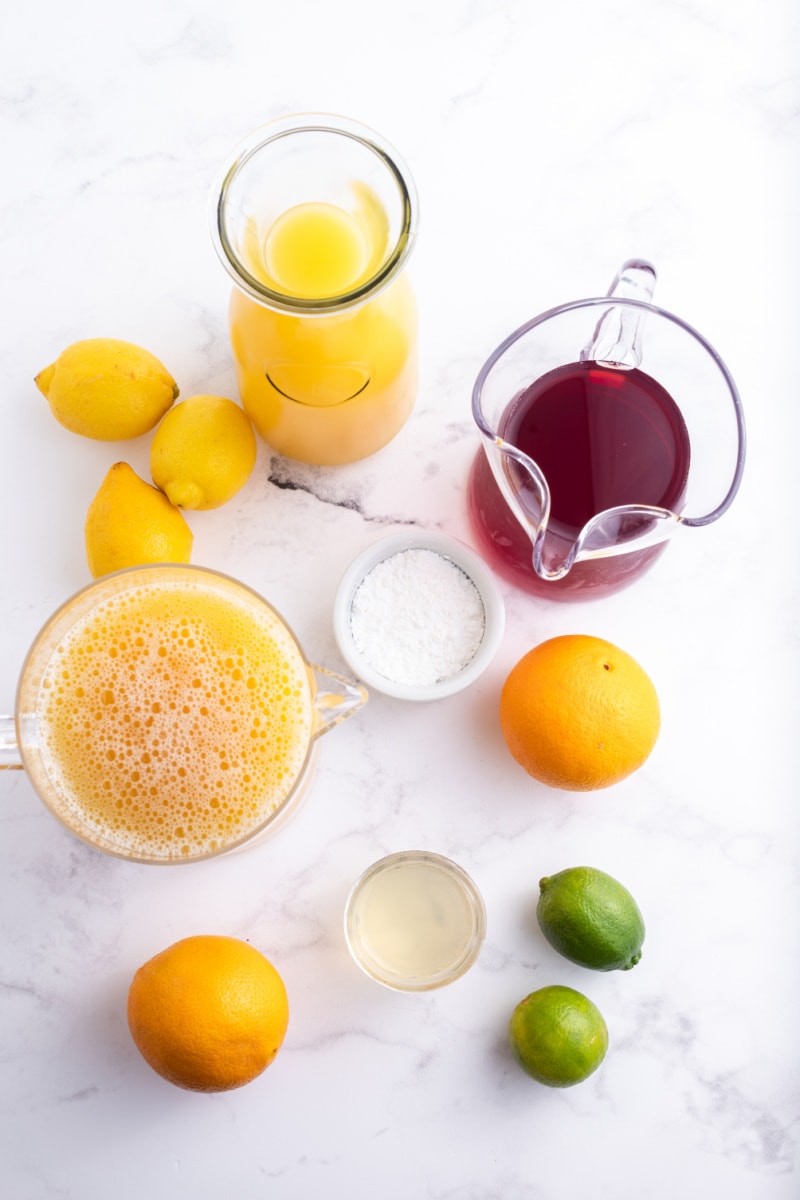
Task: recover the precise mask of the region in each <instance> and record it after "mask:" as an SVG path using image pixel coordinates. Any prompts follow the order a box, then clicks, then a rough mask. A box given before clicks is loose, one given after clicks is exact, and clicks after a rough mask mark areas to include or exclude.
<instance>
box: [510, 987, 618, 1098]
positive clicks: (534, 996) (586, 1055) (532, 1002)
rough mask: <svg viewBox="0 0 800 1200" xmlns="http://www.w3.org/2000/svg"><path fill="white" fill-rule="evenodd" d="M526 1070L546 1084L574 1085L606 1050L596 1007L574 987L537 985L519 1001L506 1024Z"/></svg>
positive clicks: (603, 1027) (605, 1036)
mask: <svg viewBox="0 0 800 1200" xmlns="http://www.w3.org/2000/svg"><path fill="white" fill-rule="evenodd" d="M508 1037H509V1042H510V1043H511V1049H512V1050H513V1051H514V1054H515V1056H516V1058H517V1061H518V1062H519V1064H520V1066H521V1067H522V1069H523V1070H524V1071H527V1073H528V1074H529V1075H531V1076H532V1077H533V1078H534V1079H536V1080H538V1082H539V1083H544V1084H546V1085H547V1086H548V1087H572V1086H573V1084H576V1083H581V1082H582V1081H583V1080H584V1079H588V1077H589V1076H590V1075H591V1074H592V1073H593V1072H594V1071H596V1070H597V1068H598V1067H599V1066H600V1064H601V1062H602V1061H603V1059H604V1058H605V1056H606V1051H607V1049H608V1029H607V1027H606V1023H605V1021H604V1020H603V1017H602V1014H601V1013H600V1011H599V1010H598V1009H597V1008H596V1007H595V1005H594V1004H592V1002H591V1000H589V999H588V997H586V996H584V995H583V993H582V992H576V991H575V990H574V988H569V987H561V986H559V985H556V986H553V987H543V988H539V990H538V991H536V992H531V994H530V995H529V996H526V997H525V999H524V1000H521V1001H520V1002H519V1004H518V1005H517V1007H516V1008H515V1009H514V1012H513V1013H512V1015H511V1021H510V1023H509V1028H508Z"/></svg>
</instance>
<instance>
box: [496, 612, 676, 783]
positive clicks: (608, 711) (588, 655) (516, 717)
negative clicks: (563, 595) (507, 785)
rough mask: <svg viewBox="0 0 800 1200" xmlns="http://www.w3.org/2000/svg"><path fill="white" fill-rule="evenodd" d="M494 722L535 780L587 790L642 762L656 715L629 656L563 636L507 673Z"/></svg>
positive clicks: (652, 696)
mask: <svg viewBox="0 0 800 1200" xmlns="http://www.w3.org/2000/svg"><path fill="white" fill-rule="evenodd" d="M500 725H501V727H502V730H503V736H504V737H505V740H506V744H507V745H508V748H509V750H510V751H511V753H512V754H513V756H514V758H515V759H516V760H517V762H518V763H520V765H521V766H523V767H524V768H525V770H526V771H527V772H528V774H529V775H532V776H533V777H534V779H538V780H540V782H542V783H546V784H548V785H549V786H550V787H555V788H563V789H564V790H566V791H574V792H588V791H593V790H594V789H596V788H604V787H609V786H610V785H611V784H613V783H619V781H620V780H621V779H625V778H626V777H627V776H628V775H630V774H631V773H632V772H633V771H636V770H637V769H638V768H639V767H640V766H641V765H642V763H643V762H644V761H645V759H646V758H647V757H648V755H649V754H650V751H651V750H652V749H653V746H654V745H655V743H656V739H657V738H658V733H659V729H660V726H661V715H660V709H659V704H658V696H657V695H656V690H655V688H654V686H653V684H652V682H651V680H650V678H649V676H648V675H647V673H646V672H645V671H644V670H643V669H642V668H641V667H640V666H639V664H638V663H637V662H636V661H635V660H634V659H633V658H631V656H630V655H629V654H626V653H625V651H624V650H620V649H619V647H618V646H614V645H612V644H611V642H606V641H603V639H602V638H596V637H589V636H587V635H585V634H567V635H565V636H563V637H556V638H551V639H550V640H549V641H546V642H542V643H541V644H540V645H538V646H535V647H534V649H533V650H531V651H529V652H528V654H526V655H525V656H524V657H523V658H521V659H520V661H519V662H518V663H517V665H516V666H515V667H514V668H513V669H512V670H511V672H510V674H509V676H508V678H507V679H506V682H505V684H504V686H503V691H502V694H501V696H500Z"/></svg>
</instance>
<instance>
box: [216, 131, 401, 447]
mask: <svg viewBox="0 0 800 1200" xmlns="http://www.w3.org/2000/svg"><path fill="white" fill-rule="evenodd" d="M416 224H417V195H416V189H415V187H414V182H413V180H412V178H411V174H410V171H409V170H408V167H407V166H406V165H405V163H404V162H403V161H402V159H401V158H400V156H399V154H398V153H397V151H396V150H394V149H393V148H392V147H391V146H390V145H389V144H388V143H387V142H386V141H385V140H384V139H383V138H381V137H380V136H379V135H378V134H377V133H375V132H374V131H373V130H371V129H368V128H367V127H366V126H363V125H360V124H358V123H357V122H355V121H350V120H346V119H345V118H341V117H331V116H329V115H325V114H320V113H307V114H301V115H298V116H290V117H285V118H282V119H280V120H277V121H273V122H271V123H269V124H267V125H265V126H263V127H262V128H260V129H257V130H256V131H255V133H253V134H252V135H251V136H250V137H249V138H248V139H246V141H245V142H244V143H243V144H242V145H241V146H240V147H239V148H238V149H237V151H236V152H235V154H234V157H233V161H232V162H231V163H230V164H229V165H228V166H226V167H225V169H224V171H223V173H222V176H221V178H220V180H219V181H218V183H217V184H215V186H214V189H213V192H212V211H211V233H212V239H213V242H214V246H215V249H216V251H217V254H218V256H219V258H220V260H221V262H222V264H223V266H224V267H225V269H226V271H227V272H228V274H229V275H230V276H231V278H232V279H233V282H234V285H235V287H234V289H233V293H232V295H231V300H230V308H229V324H230V337H231V346H232V349H233V356H234V362H235V366H236V374H237V380H238V385H239V392H240V396H241V400H242V404H243V406H244V408H245V409H246V410H247V412H248V414H249V416H250V418H251V420H252V421H253V424H254V425H255V426H256V429H257V430H258V432H259V433H260V434H261V436H262V437H263V439H264V441H265V442H267V443H268V445H270V446H272V447H273V448H274V449H275V450H277V451H279V453H281V454H285V455H287V456H288V457H289V458H294V459H299V460H301V461H303V462H308V463H316V464H337V463H346V462H353V461H355V460H357V459H361V458H364V457H366V456H367V455H369V454H373V453H374V452H375V451H376V450H379V449H380V448H381V447H382V446H384V445H385V444H386V443H387V442H388V441H390V440H391V439H392V438H393V437H394V436H395V435H396V434H397V433H398V432H399V430H400V429H401V428H402V426H403V425H404V424H405V422H406V420H407V419H408V417H409V415H410V414H411V410H412V408H413V405H414V402H415V400H416V392H417V307H416V300H415V297H414V292H413V290H412V287H411V284H410V283H409V281H408V278H407V276H406V275H405V273H404V268H405V265H406V262H407V259H408V256H409V254H410V253H411V249H412V247H413V244H414V238H415V234H416Z"/></svg>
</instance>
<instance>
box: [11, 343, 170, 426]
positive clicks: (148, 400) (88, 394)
mask: <svg viewBox="0 0 800 1200" xmlns="http://www.w3.org/2000/svg"><path fill="white" fill-rule="evenodd" d="M34 382H35V383H36V386H37V387H38V389H39V391H40V392H41V393H42V395H43V396H45V397H46V399H47V401H48V403H49V405H50V408H51V410H52V413H53V416H54V417H55V418H56V420H57V421H60V422H61V424H62V425H64V426H66V428H67V429H69V430H71V431H72V432H73V433H80V434H83V436H84V437H90V438H95V439H96V440H97V441H100V442H117V441H124V440H126V439H127V438H136V437H140V436H141V435H142V434H143V433H147V432H148V431H149V430H151V429H152V428H153V427H154V426H155V425H157V424H158V422H159V421H160V420H161V418H162V417H163V415H164V413H165V412H166V411H167V409H168V408H169V407H170V405H171V404H172V403H173V402H174V400H175V399H176V397H177V395H178V386H177V384H176V383H175V380H174V379H173V378H172V376H171V375H170V373H169V371H168V370H167V369H166V367H165V366H164V364H163V363H161V362H159V360H158V359H157V358H156V357H155V356H154V355H152V354H150V353H149V351H147V350H142V348H141V347H140V346H134V345H133V343H132V342H121V341H118V340H116V339H115V338H87V339H86V340H84V341H81V342H74V343H73V344H72V345H71V346H68V347H67V348H66V350H63V351H62V352H61V354H59V356H58V358H57V359H56V361H55V362H53V363H51V364H50V366H49V367H45V369H44V370H43V371H40V372H39V374H38V375H37V376H36V379H35V381H34Z"/></svg>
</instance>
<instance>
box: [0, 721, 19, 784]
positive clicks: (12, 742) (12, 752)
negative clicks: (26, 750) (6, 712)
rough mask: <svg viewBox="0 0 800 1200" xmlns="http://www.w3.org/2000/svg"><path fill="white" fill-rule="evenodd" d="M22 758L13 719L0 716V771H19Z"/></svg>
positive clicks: (15, 724)
mask: <svg viewBox="0 0 800 1200" xmlns="http://www.w3.org/2000/svg"><path fill="white" fill-rule="evenodd" d="M21 770H22V758H21V757H20V753H19V742H18V741H17V723H16V721H15V720H14V718H13V717H9V716H0V771H21Z"/></svg>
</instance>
